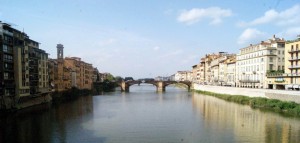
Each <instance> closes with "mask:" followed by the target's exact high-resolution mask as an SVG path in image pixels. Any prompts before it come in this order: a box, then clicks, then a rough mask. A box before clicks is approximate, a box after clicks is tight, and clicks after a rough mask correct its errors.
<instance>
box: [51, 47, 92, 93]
mask: <svg viewBox="0 0 300 143" xmlns="http://www.w3.org/2000/svg"><path fill="white" fill-rule="evenodd" d="M56 48H57V59H50V60H49V61H48V62H49V69H50V70H49V75H50V81H51V85H52V89H53V90H54V91H64V90H68V89H71V88H72V87H76V88H78V89H88V90H91V89H92V86H93V80H96V79H97V76H96V77H95V75H94V72H95V69H94V67H93V66H92V64H89V63H86V62H84V61H82V60H81V58H79V57H64V46H63V45H62V44H57V46H56ZM96 72H97V71H96Z"/></svg>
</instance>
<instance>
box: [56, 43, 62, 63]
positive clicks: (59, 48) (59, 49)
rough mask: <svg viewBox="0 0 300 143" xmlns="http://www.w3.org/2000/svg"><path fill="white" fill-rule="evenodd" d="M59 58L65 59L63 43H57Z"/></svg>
mask: <svg viewBox="0 0 300 143" xmlns="http://www.w3.org/2000/svg"><path fill="white" fill-rule="evenodd" d="M56 48H57V59H58V60H62V59H64V46H63V45H62V44H57V46H56Z"/></svg>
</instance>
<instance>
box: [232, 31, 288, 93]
mask: <svg viewBox="0 0 300 143" xmlns="http://www.w3.org/2000/svg"><path fill="white" fill-rule="evenodd" d="M284 44H285V41H284V39H280V38H276V37H275V35H274V36H273V38H272V39H269V40H266V41H262V42H261V43H259V44H256V45H252V44H250V46H248V47H245V48H242V49H240V52H239V54H238V55H237V62H236V83H237V86H238V87H250V88H268V87H267V86H268V85H267V83H266V74H267V72H272V71H277V70H284Z"/></svg>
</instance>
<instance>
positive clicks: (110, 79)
mask: <svg viewBox="0 0 300 143" xmlns="http://www.w3.org/2000/svg"><path fill="white" fill-rule="evenodd" d="M107 80H108V81H114V80H115V77H114V76H113V75H112V74H108V75H107Z"/></svg>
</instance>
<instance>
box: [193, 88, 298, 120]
mask: <svg viewBox="0 0 300 143" xmlns="http://www.w3.org/2000/svg"><path fill="white" fill-rule="evenodd" d="M195 92H197V93H200V94H205V95H210V96H214V97H217V98H220V99H223V100H226V101H230V102H235V103H239V104H243V105H249V106H251V107H252V108H258V109H267V110H271V111H275V112H280V113H283V114H287V115H291V116H297V117H300V104H298V103H295V102H288V101H281V100H278V99H268V98H263V97H248V96H242V95H228V94H219V93H213V92H208V91H200V90H197V91H195Z"/></svg>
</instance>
